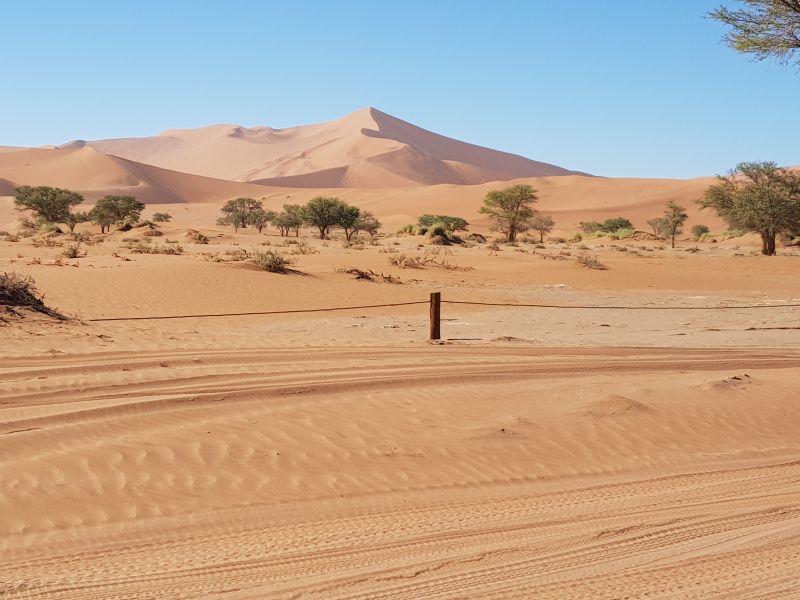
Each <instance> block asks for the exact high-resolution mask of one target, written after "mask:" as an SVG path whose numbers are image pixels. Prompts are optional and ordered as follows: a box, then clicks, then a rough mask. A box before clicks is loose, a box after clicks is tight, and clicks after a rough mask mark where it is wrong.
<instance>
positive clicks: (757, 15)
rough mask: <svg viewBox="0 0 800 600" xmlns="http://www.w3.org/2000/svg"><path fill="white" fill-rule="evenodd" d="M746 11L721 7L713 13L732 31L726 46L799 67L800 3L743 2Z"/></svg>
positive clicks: (787, 0)
mask: <svg viewBox="0 0 800 600" xmlns="http://www.w3.org/2000/svg"><path fill="white" fill-rule="evenodd" d="M743 3H744V7H743V8H739V9H730V8H727V7H725V6H721V7H720V8H718V9H717V10H715V11H712V12H711V13H710V16H711V17H712V18H714V19H716V20H717V21H720V22H722V23H724V24H725V25H728V26H729V27H730V28H731V29H730V31H729V32H728V33H727V34H726V35H725V38H724V40H725V43H727V44H728V46H730V47H731V48H733V49H734V50H737V51H739V52H743V53H746V54H751V55H753V56H754V57H755V58H756V59H757V60H764V59H767V58H776V59H777V60H778V61H780V62H781V63H783V64H790V63H793V62H794V63H797V64H798V65H800V54H799V53H798V52H799V51H800V0H743Z"/></svg>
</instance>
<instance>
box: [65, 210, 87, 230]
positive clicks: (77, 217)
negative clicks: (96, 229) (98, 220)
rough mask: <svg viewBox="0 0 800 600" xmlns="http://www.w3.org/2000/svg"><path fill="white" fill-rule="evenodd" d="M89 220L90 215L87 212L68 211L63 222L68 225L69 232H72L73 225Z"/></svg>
mask: <svg viewBox="0 0 800 600" xmlns="http://www.w3.org/2000/svg"><path fill="white" fill-rule="evenodd" d="M91 220H92V217H91V216H90V215H89V213H88V212H69V213H67V214H66V216H65V217H64V221H63V223H64V224H65V225H66V226H67V227H69V230H70V233H73V232H74V231H75V226H76V225H78V223H86V222H88V221H91Z"/></svg>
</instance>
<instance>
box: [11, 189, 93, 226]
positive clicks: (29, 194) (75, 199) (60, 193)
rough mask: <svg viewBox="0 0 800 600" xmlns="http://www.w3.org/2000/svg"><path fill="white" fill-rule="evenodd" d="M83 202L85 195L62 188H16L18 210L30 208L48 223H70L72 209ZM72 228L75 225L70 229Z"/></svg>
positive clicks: (15, 198)
mask: <svg viewBox="0 0 800 600" xmlns="http://www.w3.org/2000/svg"><path fill="white" fill-rule="evenodd" d="M82 202H83V196H81V195H80V194H79V193H78V192H73V191H72V190H65V189H62V188H53V187H48V186H38V187H31V186H29V185H22V186H20V187H18V188H17V189H16V190H14V204H16V205H17V209H18V210H29V211H31V212H33V213H34V214H35V215H36V217H37V218H38V219H40V220H41V221H46V222H48V223H66V224H67V225H69V223H68V222H67V221H68V219H69V218H70V209H71V208H72V207H73V206H77V205H78V204H80V203H82ZM72 228H74V225H73V227H71V228H70V230H72Z"/></svg>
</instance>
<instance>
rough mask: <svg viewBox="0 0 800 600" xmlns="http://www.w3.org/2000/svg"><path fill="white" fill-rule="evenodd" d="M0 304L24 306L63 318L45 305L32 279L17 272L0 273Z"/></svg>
mask: <svg viewBox="0 0 800 600" xmlns="http://www.w3.org/2000/svg"><path fill="white" fill-rule="evenodd" d="M0 306H9V307H25V308H30V309H33V310H35V311H37V312H40V313H44V314H46V315H49V316H51V317H56V318H59V319H63V318H64V317H63V315H61V314H60V313H58V312H57V311H55V310H53V309H52V308H48V307H47V306H46V305H45V303H44V298H43V296H42V295H41V294H40V293H39V290H38V289H37V288H36V284H35V283H34V281H33V279H31V278H30V277H26V276H25V275H19V274H17V273H0Z"/></svg>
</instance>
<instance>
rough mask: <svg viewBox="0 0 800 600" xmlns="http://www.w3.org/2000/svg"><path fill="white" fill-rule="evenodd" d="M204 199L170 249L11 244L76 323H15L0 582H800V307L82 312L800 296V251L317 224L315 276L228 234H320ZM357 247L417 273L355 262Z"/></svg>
mask: <svg viewBox="0 0 800 600" xmlns="http://www.w3.org/2000/svg"><path fill="white" fill-rule="evenodd" d="M182 206H185V205H182V204H181V205H174V206H172V207H171V208H175V209H178V208H180V207H182ZM161 208H163V207H161V206H158V205H157V206H154V207H152V208H150V209H148V210H160V209H161ZM190 208H194V209H196V212H194V213H192V211H191V210H190V211H187V215H188V216H187V215H182V214H181V213H180V212H179V211H178V210H175V211H174V212H175V214H176V221H175V222H173V223H171V224H168V225H164V226H163V227H162V228H161V231H162V233H163V236H162V237H161V238H159V239H158V240H157V241H159V242H164V241H165V240H167V239H174V240H179V241H180V243H181V244H182V245H183V247H184V253H183V254H182V255H179V256H164V255H138V254H137V255H134V254H130V253H129V251H127V250H126V249H124V247H123V246H124V244H123V242H122V237H125V236H133V237H136V236H137V235H138V234H137V231H136V230H133V231H132V232H125V233H123V232H115V233H113V234H111V235H109V236H107V237H106V238H105V240H104V241H103V242H102V243H100V244H96V245H91V246H87V247H86V250H87V252H88V254H87V256H85V257H83V258H80V259H75V260H66V261H59V262H61V263H62V265H63V266H56V264H55V263H56V262H57V261H58V255H59V253H60V252H61V248H60V247H57V246H55V247H37V248H35V247H33V246H32V245H31V244H30V241H29V240H22V241H19V242H3V243H0V261H2V265H3V266H2V268H3V270H14V271H16V272H20V273H27V274H30V275H32V276H33V277H34V278H35V279H36V281H37V283H38V284H39V286H40V288H41V289H42V290H44V291H45V292H46V295H47V300H48V303H49V304H51V305H53V306H57V307H58V308H60V309H61V310H62V311H64V312H65V313H67V314H70V315H75V316H77V317H79V318H80V320H76V321H70V322H57V321H52V320H50V319H48V318H44V317H41V316H37V315H34V314H31V313H26V312H24V311H21V312H20V313H19V315H17V316H14V315H7V316H6V317H5V325H4V326H2V327H0V335H2V336H3V339H4V343H3V345H2V347H1V348H0V356H2V358H3V361H2V366H1V367H0V381H1V382H2V383H0V456H2V457H3V459H2V462H0V489H1V490H2V494H0V553H2V556H3V557H4V568H3V574H2V585H3V587H2V588H0V591H1V592H2V595H3V597H7V598H81V599H84V598H98V599H99V598H112V597H113V598H154V597H159V598H164V597H169V598H252V599H256V598H299V597H303V598H325V599H329V598H565V597H570V598H585V599H592V600H594V599H597V598H617V597H628V598H690V597H693V598H708V597H725V598H748V599H751V598H790V597H793V596H792V595H793V594H794V593H795V592H796V575H795V570H796V565H797V561H798V560H800V547H799V546H798V545H797V543H796V540H797V535H798V530H799V528H800V507H799V506H798V504H797V497H798V493H799V492H800V487H799V484H798V481H800V479H798V475H800V470H799V469H800V463H798V451H799V450H798V446H797V440H798V439H800V409H798V406H797V403H796V396H797V394H796V389H797V386H798V384H800V375H798V373H800V369H798V367H800V353H798V352H797V350H796V345H797V344H796V341H797V331H796V329H792V328H796V327H797V326H798V323H799V322H798V316H799V315H800V311H799V310H798V309H797V308H774V309H739V310H726V311H713V310H707V311H689V312H687V311H680V310H663V311H660V310H659V311H621V310H612V309H608V310H585V309H579V310H570V311H565V310H557V309H531V308H528V309H520V308H496V307H495V308H491V307H474V306H459V305H447V304H446V305H445V306H444V315H443V317H444V321H443V337H444V338H445V339H444V340H443V342H442V343H441V344H436V345H431V344H429V343H428V342H427V341H426V339H425V338H426V337H427V314H426V312H427V306H426V305H425V304H424V303H423V304H421V305H414V306H404V307H395V308H385V309H380V310H377V309H364V310H358V311H354V312H339V313H336V312H334V313H322V314H317V313H311V314H293V315H271V316H257V315H256V316H242V317H227V318H209V319H199V318H190V319H176V320H156V321H127V322H93V321H90V319H95V318H103V317H121V316H143V315H161V316H168V315H180V314H201V313H215V312H245V311H261V310H283V309H298V308H315V307H323V306H344V305H351V304H354V303H356V304H381V303H396V302H405V301H422V302H424V301H425V300H426V299H427V296H428V293H429V292H430V291H432V290H441V291H442V292H443V296H444V298H445V299H458V300H478V301H489V302H516V303H520V302H523V303H549V304H561V305H586V304H592V305H606V306H609V305H620V304H621V305H632V306H659V305H660V306H664V305H678V306H731V305H736V304H740V305H745V304H746V305H762V306H764V305H770V304H784V303H800V289H798V287H797V284H796V280H795V279H794V278H793V277H792V273H793V272H794V269H795V263H796V261H797V260H798V257H797V256H796V255H794V254H793V251H792V250H790V249H784V250H782V251H781V254H782V255H781V256H778V257H775V258H771V259H765V258H762V257H759V256H757V255H756V254H755V248H756V246H755V240H752V239H750V238H747V237H745V238H738V239H735V240H728V241H726V242H721V243H718V244H710V243H707V244H694V243H690V242H686V241H682V242H681V244H680V247H679V248H678V249H676V250H671V249H670V248H668V247H665V246H664V245H663V244H660V243H657V242H633V241H622V242H612V243H609V242H608V241H605V242H604V241H603V240H591V241H587V242H586V244H587V245H589V247H590V251H591V252H592V253H593V254H595V255H596V256H598V258H600V259H601V260H602V261H603V262H604V263H605V264H607V266H608V267H609V268H608V270H606V271H591V270H587V269H584V268H582V267H580V266H579V265H578V264H577V263H575V261H574V256H575V254H574V253H575V252H576V244H571V245H570V244H559V243H554V242H550V243H547V244H545V246H546V247H545V248H544V249H542V248H536V247H535V246H534V245H533V244H530V243H521V244H520V245H519V246H517V247H513V246H500V250H499V251H492V250H490V249H489V248H488V245H487V244H477V245H475V246H473V247H470V248H457V247H453V248H448V249H444V250H438V252H439V255H438V258H439V260H440V261H446V263H447V264H449V265H453V266H456V267H461V268H470V269H471V270H455V269H446V268H437V267H428V268H425V269H415V270H409V269H398V268H396V267H393V266H391V265H389V264H388V258H389V257H391V256H393V255H394V254H393V253H407V254H409V255H418V256H424V255H425V254H426V253H430V252H435V251H437V250H436V249H431V248H430V247H427V246H423V247H418V245H417V242H418V239H416V238H414V237H386V238H383V239H380V240H379V241H378V242H376V245H371V244H369V243H365V244H363V247H359V246H357V247H355V248H344V247H342V244H341V241H336V240H330V241H327V242H321V241H320V240H315V239H313V238H311V237H305V238H301V243H302V245H303V247H304V248H305V249H303V250H300V251H299V252H303V253H297V254H293V255H292V256H294V257H295V258H296V259H297V264H296V265H295V269H296V270H297V273H295V274H288V275H279V274H270V273H265V272H261V271H255V270H253V269H252V268H250V267H249V266H248V265H246V264H245V263H241V262H214V260H213V259H211V260H209V258H210V257H211V256H213V255H218V256H223V255H224V253H225V251H226V250H227V251H231V252H235V251H237V249H242V248H263V247H270V248H280V249H281V250H282V251H285V252H287V253H290V252H292V251H293V250H294V251H295V252H298V246H297V245H296V244H294V243H291V242H295V240H294V239H290V240H289V241H288V242H287V240H284V239H283V238H280V237H279V236H277V235H275V233H274V232H270V233H269V234H268V235H260V236H259V235H257V234H255V233H252V232H249V231H245V232H240V233H239V234H237V235H234V234H233V233H232V232H231V231H229V230H223V229H221V228H213V227H207V226H206V227H204V228H201V229H202V230H203V231H204V232H205V233H206V234H207V235H208V236H209V237H210V241H211V243H210V244H207V245H194V244H191V243H189V242H186V241H185V240H184V239H183V234H184V232H185V230H186V229H187V228H188V227H200V225H201V221H200V217H202V218H205V217H204V215H206V214H210V210H211V209H210V207H207V206H205V205H203V204H194V205H190ZM185 219H189V220H185ZM81 227H86V228H90V227H91V226H88V225H86V226H81ZM264 244H269V246H264ZM695 246H697V247H698V248H699V251H697V252H687V251H686V248H693V247H695ZM623 247H624V248H625V249H626V250H625V251H621V250H620V248H623ZM359 248H360V249H359ZM647 248H650V250H647ZM312 252H313V253H312ZM203 253H206V255H205V256H204V254H203ZM566 253H570V255H569V256H567V255H566ZM114 254H117V256H114ZM543 255H547V256H555V255H558V256H562V257H563V260H556V259H550V258H542V256H543ZM118 256H124V257H126V258H128V259H130V260H123V259H121V258H118ZM351 266H357V267H358V268H361V269H367V270H372V271H374V272H375V273H382V274H385V275H391V276H393V277H395V278H397V279H399V280H400V281H401V283H383V282H370V281H363V280H356V279H355V278H354V277H353V276H352V275H349V274H346V273H341V272H338V270H339V269H342V268H347V267H351ZM743 272H744V273H747V277H742V276H741V273H743Z"/></svg>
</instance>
